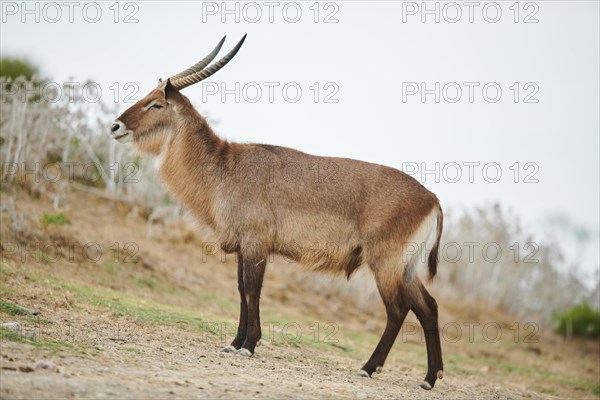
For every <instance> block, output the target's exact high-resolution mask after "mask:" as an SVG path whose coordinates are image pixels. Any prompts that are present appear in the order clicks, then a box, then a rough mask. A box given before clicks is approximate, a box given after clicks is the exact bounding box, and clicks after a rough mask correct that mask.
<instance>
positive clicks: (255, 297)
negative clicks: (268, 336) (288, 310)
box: [237, 256, 267, 356]
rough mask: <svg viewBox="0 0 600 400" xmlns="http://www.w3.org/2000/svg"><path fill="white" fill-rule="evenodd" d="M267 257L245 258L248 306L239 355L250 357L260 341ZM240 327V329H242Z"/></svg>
mask: <svg viewBox="0 0 600 400" xmlns="http://www.w3.org/2000/svg"><path fill="white" fill-rule="evenodd" d="M266 264H267V260H266V257H264V258H262V257H260V258H259V257H247V256H244V257H243V271H244V276H243V281H244V282H243V283H244V294H245V300H246V304H247V306H248V315H247V326H246V338H245V340H244V342H243V344H242V347H241V348H240V349H239V350H238V351H237V353H239V354H242V355H247V356H250V355H252V354H254V348H255V347H256V344H257V343H258V341H259V340H260V337H261V329H260V292H261V289H262V283H263V278H264V275H265V267H266ZM241 328H242V327H241V325H240V329H241Z"/></svg>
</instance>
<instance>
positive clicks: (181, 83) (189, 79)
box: [170, 35, 246, 90]
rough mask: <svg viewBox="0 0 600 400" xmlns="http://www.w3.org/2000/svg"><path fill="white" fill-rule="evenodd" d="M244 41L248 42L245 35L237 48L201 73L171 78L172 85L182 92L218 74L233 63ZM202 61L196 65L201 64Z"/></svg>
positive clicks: (178, 75)
mask: <svg viewBox="0 0 600 400" xmlns="http://www.w3.org/2000/svg"><path fill="white" fill-rule="evenodd" d="M223 39H224V38H223ZM244 40H246V35H244V37H243V38H242V39H241V40H240V41H239V42H238V44H236V45H235V47H234V48H233V49H232V50H231V51H230V52H229V53H227V55H226V56H225V57H223V58H221V59H220V60H219V61H217V62H216V63H214V64H212V65H211V66H209V67H208V68H205V69H203V70H201V71H196V72H193V73H190V74H188V75H185V76H181V74H177V75H175V76H173V77H171V78H170V80H171V84H172V85H173V86H174V87H175V88H176V89H177V90H181V89H183V88H185V87H188V86H190V85H193V84H194V83H198V82H200V81H201V80H203V79H206V78H208V77H209V76H211V75H212V74H214V73H215V72H217V71H218V70H220V69H221V68H223V67H224V66H225V65H227V63H228V62H229V61H231V59H232V58H233V57H234V56H235V55H236V54H237V52H238V50H239V49H240V47H242V44H244ZM221 44H222V43H221ZM218 47H219V48H220V46H218ZM211 54H212V53H211ZM206 58H208V57H206ZM202 61H204V60H202ZM202 61H201V62H199V63H198V64H196V65H199V64H201V63H202ZM189 69H190V68H188V70H189ZM186 71H187V70H186ZM184 72H185V71H184Z"/></svg>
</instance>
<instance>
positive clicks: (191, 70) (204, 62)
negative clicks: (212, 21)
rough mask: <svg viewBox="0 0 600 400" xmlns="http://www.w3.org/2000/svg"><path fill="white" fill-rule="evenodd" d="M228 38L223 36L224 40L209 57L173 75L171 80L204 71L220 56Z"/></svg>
mask: <svg viewBox="0 0 600 400" xmlns="http://www.w3.org/2000/svg"><path fill="white" fill-rule="evenodd" d="M226 37H227V36H223V39H221V40H220V41H219V43H217V46H216V47H215V48H214V49H213V51H211V52H210V54H209V55H207V56H206V57H204V58H203V59H202V60H200V61H198V62H197V63H196V64H194V65H192V66H191V67H189V68H188V69H186V70H184V71H181V72H180V73H178V74H175V75H173V76H172V77H171V78H170V79H171V80H177V79H179V78H183V77H184V76H187V75H190V74H193V73H196V72H200V71H202V70H203V69H204V68H205V67H206V66H207V65H208V64H210V62H211V61H212V60H214V58H215V57H216V56H217V54H219V51H221V47H223V43H225V38H226Z"/></svg>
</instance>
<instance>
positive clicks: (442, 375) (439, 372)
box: [437, 369, 444, 379]
mask: <svg viewBox="0 0 600 400" xmlns="http://www.w3.org/2000/svg"><path fill="white" fill-rule="evenodd" d="M437 378H438V379H444V371H442V370H441V369H440V370H439V371H438V372H437Z"/></svg>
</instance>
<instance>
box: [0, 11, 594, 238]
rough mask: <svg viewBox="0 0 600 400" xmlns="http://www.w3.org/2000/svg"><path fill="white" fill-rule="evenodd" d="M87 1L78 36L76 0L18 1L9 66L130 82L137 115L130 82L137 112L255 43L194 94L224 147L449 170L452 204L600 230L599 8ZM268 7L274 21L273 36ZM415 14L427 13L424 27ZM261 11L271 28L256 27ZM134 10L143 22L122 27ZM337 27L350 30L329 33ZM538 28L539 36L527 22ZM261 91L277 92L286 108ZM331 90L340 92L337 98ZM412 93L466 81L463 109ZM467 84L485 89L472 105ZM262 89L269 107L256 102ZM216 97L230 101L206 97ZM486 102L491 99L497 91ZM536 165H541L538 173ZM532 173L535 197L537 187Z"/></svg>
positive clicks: (444, 184) (8, 18)
mask: <svg viewBox="0 0 600 400" xmlns="http://www.w3.org/2000/svg"><path fill="white" fill-rule="evenodd" d="M76 3H77V5H76V6H75V8H74V10H73V13H72V19H73V22H69V8H68V6H67V5H65V4H64V3H63V2H56V3H54V4H55V5H57V6H52V7H50V6H46V8H44V7H45V6H44V3H39V2H29V3H26V7H27V8H28V9H29V10H34V11H33V12H32V13H30V14H24V13H23V6H22V4H23V3H22V2H21V1H18V2H10V1H3V2H2V28H1V39H0V45H1V50H2V55H12V56H26V57H28V58H29V59H31V60H32V61H34V62H35V63H39V64H40V66H41V69H42V71H43V74H44V75H45V76H49V77H51V78H52V79H54V80H56V81H58V82H62V81H66V80H69V77H74V78H75V80H78V81H84V80H86V79H92V80H94V81H96V82H98V84H99V85H100V87H101V89H102V93H103V99H104V100H105V101H113V100H112V98H113V96H114V95H115V93H114V91H112V90H111V89H110V87H111V86H112V85H113V84H115V83H117V85H118V86H119V87H120V88H121V92H120V95H121V96H120V99H118V102H119V103H120V104H121V105H122V106H123V107H125V106H126V104H124V103H123V100H124V95H125V94H126V93H128V92H129V90H125V89H126V88H125V85H126V84H127V83H128V82H136V83H137V84H138V85H139V93H137V94H136V95H135V96H134V97H135V98H137V99H139V98H141V97H143V96H144V95H145V94H146V93H147V92H148V91H149V90H150V89H152V88H153V87H154V86H155V85H156V81H157V79H158V78H159V77H163V78H164V77H167V76H169V75H172V74H174V73H176V72H179V71H180V70H182V69H184V68H186V67H188V66H189V65H191V64H193V63H195V62H196V61H197V60H199V59H200V58H202V57H204V55H205V54H207V53H208V52H209V51H210V50H211V49H212V47H213V46H214V45H215V44H216V42H217V41H218V40H219V39H220V38H221V37H222V36H223V35H224V34H227V35H228V40H227V41H226V44H225V46H224V50H223V53H224V52H225V51H228V50H229V49H230V48H231V47H232V46H233V45H234V44H235V43H236V42H237V40H238V39H239V38H240V37H241V36H242V35H243V34H244V33H248V38H247V40H246V43H245V44H244V46H243V48H242V49H241V50H240V52H239V54H238V55H237V57H236V58H235V59H234V60H233V61H232V62H231V63H230V64H229V65H227V66H226V67H225V68H224V69H223V70H222V71H220V72H219V73H218V74H217V75H215V76H214V77H212V78H210V79H209V80H208V81H207V83H205V84H204V85H196V86H193V87H190V88H188V89H186V90H185V94H186V95H187V96H189V97H190V98H191V99H192V100H193V102H194V103H195V104H196V105H197V106H198V107H199V109H200V110H201V112H203V113H205V115H208V116H209V119H210V120H212V121H215V122H217V124H216V125H215V128H216V131H217V132H218V133H219V134H221V135H222V136H224V137H226V138H228V139H230V140H235V141H242V142H264V143H270V144H276V145H281V146H289V147H294V148H297V149H299V150H303V151H306V152H309V153H313V154H319V155H332V156H343V157H351V158H356V159H361V160H367V161H371V162H376V163H381V164H386V165H390V166H393V167H396V168H400V169H403V163H411V162H413V163H414V162H416V163H418V165H419V167H420V166H421V165H420V163H425V166H426V167H427V168H429V169H433V168H434V166H435V164H434V163H435V162H440V163H441V164H440V165H441V167H443V166H447V169H446V170H445V171H446V173H447V174H446V177H448V178H451V179H452V178H454V176H455V173H456V169H455V168H454V167H453V165H454V166H455V165H456V164H449V163H458V165H460V166H461V167H462V174H463V176H462V179H460V180H459V181H458V182H456V183H450V182H448V181H447V180H444V176H443V175H441V176H440V177H439V182H435V176H434V175H433V174H430V175H427V176H426V178H427V179H426V180H425V181H424V180H423V179H420V180H421V181H422V182H424V184H425V185H426V186H427V187H428V188H429V189H430V190H432V191H434V192H435V193H436V194H437V195H438V197H439V198H440V199H441V200H442V203H443V205H445V206H452V207H454V208H457V207H460V208H469V207H471V206H473V205H477V204H483V203H484V202H485V201H500V202H501V203H503V204H506V205H510V206H512V207H513V208H514V210H515V212H516V213H517V214H518V215H520V216H521V217H522V219H523V220H524V221H525V222H531V223H536V221H540V220H541V219H542V218H543V217H545V216H547V215H549V214H554V213H564V214H566V215H568V216H570V217H571V218H573V219H574V220H575V221H576V222H577V223H580V224H583V225H585V226H586V227H588V228H589V229H592V230H593V231H597V230H598V224H599V181H600V179H599V132H600V127H599V109H600V105H599V69H600V66H599V48H600V43H599V2H597V1H538V2H529V3H526V2H522V3H519V4H518V7H517V8H518V10H519V13H518V21H519V22H516V23H515V22H514V18H515V17H516V15H515V9H516V8H515V7H514V5H513V3H514V2H513V1H509V2H497V3H490V2H475V4H476V5H475V7H474V9H473V13H472V18H473V22H472V23H471V22H469V8H468V6H466V5H465V3H464V2H462V1H460V2H457V3H452V4H450V5H448V4H447V3H445V2H428V3H427V7H428V8H430V9H434V8H435V7H436V4H437V7H438V8H439V10H440V22H439V23H436V22H435V21H434V19H435V15H433V14H431V15H429V14H427V15H422V14H421V8H422V2H421V1H419V2H392V1H385V2H383V1H382V2H366V1H346V2H340V1H336V2H329V3H320V4H318V5H317V7H315V5H314V4H315V2H313V1H309V2H298V3H290V2H283V1H281V2H280V1H275V2H271V3H269V2H262V1H259V2H255V3H251V4H250V5H248V4H247V3H236V2H229V3H227V8H228V9H230V10H235V8H236V7H237V9H238V12H237V13H236V12H235V11H234V12H233V13H230V14H224V15H223V14H222V12H223V11H224V9H223V7H224V6H223V4H224V3H223V2H221V1H218V2H193V1H188V2H168V3H167V2H159V1H156V2H155V1H153V2H129V3H120V4H119V5H118V9H119V10H120V12H119V16H118V19H119V22H118V23H115V22H114V18H115V13H114V10H115V8H116V7H115V6H114V2H113V1H110V2H98V3H96V4H97V5H98V7H96V6H95V5H94V4H92V5H89V4H88V3H86V2H76ZM36 4H37V6H36ZM86 4H87V5H86ZM269 4H272V6H270V5H269ZM456 5H458V7H459V8H460V11H461V13H462V16H461V18H460V19H459V20H458V22H456V23H451V22H449V21H448V20H450V19H453V18H455V16H456V15H457V14H456V11H457V7H456ZM496 6H498V7H496ZM36 7H37V11H36ZM86 7H87V8H86ZM269 7H273V8H272V10H273V14H272V18H273V22H270V21H269V10H270V8H269ZM415 7H416V8H418V9H419V10H416V14H414V15H413V14H411V12H412V11H415ZM511 7H512V8H511ZM84 8H85V9H86V12H85V13H84ZM96 8H99V9H100V10H101V15H100V16H99V21H98V22H96V23H91V22H88V21H86V19H85V18H87V19H88V20H93V19H95V18H96V12H95V11H96ZM297 8H300V9H301V12H302V15H301V17H300V19H299V21H298V22H296V23H292V22H289V21H291V20H293V19H294V18H295V16H296V10H297ZM317 8H318V9H319V15H318V22H315V21H314V18H315V10H316V9H317ZM497 8H500V10H501V13H502V14H501V16H500V19H499V21H498V22H496V23H491V22H487V21H486V19H485V18H487V19H488V20H492V19H494V18H495V17H496V9H497ZM484 9H485V12H484ZM57 10H60V12H61V14H60V15H59V16H57V13H56V11H57ZM257 10H260V11H261V14H262V16H261V18H260V19H259V20H258V21H257V22H252V21H253V20H254V19H255V18H256V15H257V14H256V11H257ZM213 11H215V12H216V14H214V15H213V14H212V13H211V12H213ZM131 12H134V13H135V14H134V15H133V18H134V19H137V20H138V22H136V23H124V22H123V19H124V18H125V16H126V15H128V14H130V13H131ZM332 13H333V15H330V14H332ZM328 15H330V19H337V22H334V23H324V21H323V20H324V19H325V17H326V16H328ZM36 17H37V18H38V19H39V22H36ZM84 17H85V18H84ZM236 17H238V18H239V22H236ZM422 17H425V18H426V21H425V22H424V23H423V22H422V21H421V18H422ZM484 17H485V18H484ZM526 17H528V18H529V19H537V20H538V22H537V23H524V21H523V20H524V19H525V18H526ZM223 18H224V19H225V22H223V21H222V19H223ZM22 19H24V20H25V22H22ZM286 19H287V20H286ZM51 20H57V22H52V21H51ZM403 20H405V21H403ZM236 82H239V84H240V87H242V88H243V87H244V85H246V89H247V91H246V93H245V96H244V92H243V91H242V90H240V92H239V94H240V95H241V99H240V101H239V102H236V101H235V98H234V95H233V94H230V95H227V96H226V98H225V101H223V100H222V99H221V92H220V90H221V89H220V85H225V86H226V87H227V88H229V89H234V87H235V84H236ZM264 82H276V83H278V84H279V86H277V87H275V89H274V98H273V102H270V101H269V98H268V97H269V96H268V95H269V93H268V92H269V88H268V86H266V85H265V84H264ZM315 82H318V83H319V85H318V86H319V87H320V96H321V98H320V99H319V101H318V102H316V103H315V101H314V99H313V96H314V90H311V87H313V88H314V86H312V85H313V84H314V83H315ZM327 82H333V83H334V85H335V86H328V87H325V84H326V83H327ZM406 82H409V85H410V82H414V83H416V84H417V86H418V85H420V84H421V82H424V83H425V84H426V87H427V88H428V89H433V88H434V87H435V82H439V83H440V87H444V85H446V84H447V83H449V82H456V83H458V85H460V87H461V89H462V97H461V99H460V100H459V101H458V102H457V103H450V102H448V101H446V100H445V99H444V96H442V98H441V100H440V102H439V103H436V102H435V101H434V95H433V94H430V95H428V96H427V97H426V99H425V100H426V101H425V102H422V101H421V98H420V96H419V95H413V96H408V97H407V101H403V86H406ZM464 82H477V83H478V84H479V86H477V87H475V88H474V101H473V102H472V103H471V102H469V93H468V91H469V88H468V86H465V85H464ZM489 82H492V83H494V85H497V86H499V87H500V88H501V90H502V95H501V97H500V99H499V101H498V102H496V103H491V102H487V101H486V100H485V99H484V98H483V95H482V87H483V86H484V85H485V84H486V83H489ZM515 82H518V86H519V98H518V102H517V103H515V102H514V95H515V90H514V88H515V87H514V86H512V85H513V84H514V83H515ZM288 83H292V85H299V87H300V88H301V89H302V95H301V97H300V99H299V101H298V102H296V103H292V102H290V101H287V100H286V99H285V97H284V93H282V87H283V86H284V85H285V84H288ZM527 83H530V84H529V85H528V86H525V85H526V84H527ZM257 86H258V87H260V88H261V89H262V97H261V99H260V100H259V101H257V102H255V103H252V102H251V100H252V98H254V97H255V96H256V90H255V89H256V87H257ZM335 87H337V88H338V89H339V90H338V91H337V93H336V94H335V95H333V99H337V100H338V102H337V103H325V102H324V101H323V97H324V96H325V95H327V94H329V93H331V92H332V91H333V89H334V88H335ZM511 87H513V89H511ZM536 88H537V90H538V91H537V93H535V94H534V95H533V96H532V98H533V99H537V100H538V102H537V103H525V102H524V99H525V97H526V96H527V95H528V94H530V93H532V92H533V91H535V90H536ZM211 89H217V90H219V93H217V94H214V95H209V94H207V93H208V91H209V90H211ZM293 89H294V88H293V87H290V88H289V91H288V92H287V94H288V96H290V97H293V96H294V93H295V92H294V90H293ZM446 89H447V92H446V93H445V94H446V98H453V97H455V95H456V92H455V87H452V85H450V86H447V87H446ZM487 93H488V95H489V96H490V97H493V96H494V95H495V91H494V87H492V88H491V89H489V91H488V92H487ZM443 94H444V93H443V91H442V90H441V89H440V95H443ZM404 95H406V93H404ZM203 96H204V97H205V98H204V99H203ZM203 100H204V101H203ZM249 100H250V101H249ZM107 129H108V128H107ZM107 135H108V131H107ZM465 162H467V163H468V162H479V163H481V165H479V166H476V167H475V169H474V176H473V178H474V182H469V179H468V172H469V170H468V167H467V166H466V165H464V163H465ZM515 162H518V163H519V169H520V175H519V177H518V181H519V182H518V183H515V182H514V167H513V169H510V167H511V166H513V165H514V163H515ZM487 163H497V164H498V165H499V166H500V168H501V171H502V177H501V178H500V180H499V182H497V183H490V182H486V180H485V179H484V177H483V176H482V166H483V165H484V164H487ZM526 163H534V164H531V165H528V167H527V168H526V167H525V164H526ZM490 165H491V168H490V169H488V173H489V175H488V176H487V178H488V179H491V178H494V176H495V169H494V168H493V165H495V164H493V165H492V164H490ZM404 167H405V168H404V169H406V168H407V164H404ZM440 172H441V171H440ZM531 172H534V176H533V178H535V179H538V180H539V182H538V183H524V180H525V178H526V176H527V175H528V174H529V173H531ZM417 178H421V177H420V176H419V175H418V176H417Z"/></svg>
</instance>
